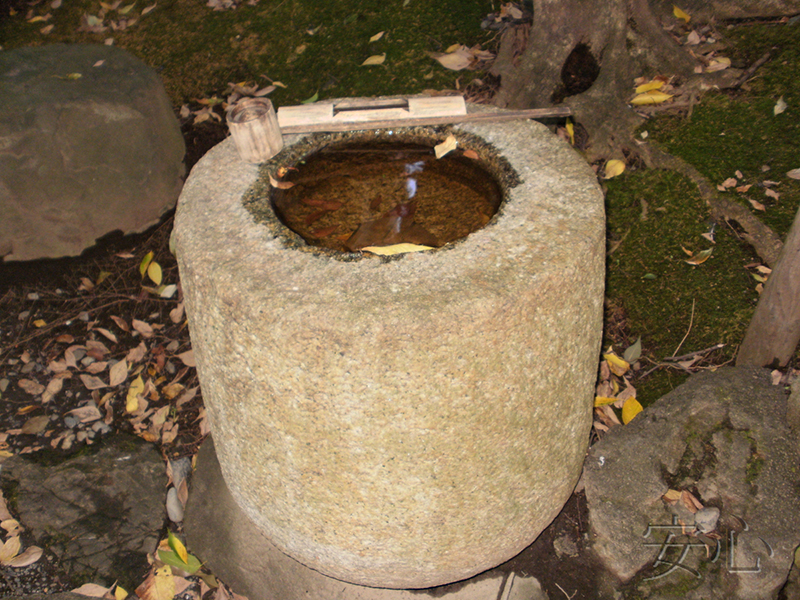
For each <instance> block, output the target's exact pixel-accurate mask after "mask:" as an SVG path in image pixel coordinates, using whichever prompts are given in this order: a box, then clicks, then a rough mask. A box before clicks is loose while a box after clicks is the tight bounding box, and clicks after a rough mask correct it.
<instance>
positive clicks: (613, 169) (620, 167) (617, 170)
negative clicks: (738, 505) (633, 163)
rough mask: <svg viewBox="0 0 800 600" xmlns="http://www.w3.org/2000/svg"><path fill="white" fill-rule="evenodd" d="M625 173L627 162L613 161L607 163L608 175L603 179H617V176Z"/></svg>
mask: <svg viewBox="0 0 800 600" xmlns="http://www.w3.org/2000/svg"><path fill="white" fill-rule="evenodd" d="M624 171H625V162H624V161H621V160H618V159H616V158H615V159H612V160H609V161H608V162H607V163H606V174H605V177H603V179H611V178H612V177H616V176H617V175H621V174H622V173H623V172H624Z"/></svg>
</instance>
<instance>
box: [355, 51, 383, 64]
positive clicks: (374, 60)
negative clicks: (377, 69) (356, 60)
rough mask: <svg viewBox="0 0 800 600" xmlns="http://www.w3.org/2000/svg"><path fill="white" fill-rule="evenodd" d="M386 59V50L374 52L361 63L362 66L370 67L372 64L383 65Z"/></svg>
mask: <svg viewBox="0 0 800 600" xmlns="http://www.w3.org/2000/svg"><path fill="white" fill-rule="evenodd" d="M385 60H386V52H384V53H383V54H374V55H373V56H370V57H369V58H368V59H367V60H365V61H364V62H363V63H361V66H362V67H369V66H371V65H382V64H383V62H384V61H385Z"/></svg>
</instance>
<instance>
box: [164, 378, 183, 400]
mask: <svg viewBox="0 0 800 600" xmlns="http://www.w3.org/2000/svg"><path fill="white" fill-rule="evenodd" d="M183 388H184V386H183V384H182V383H178V382H174V383H170V384H169V385H165V386H164V387H163V388H161V393H162V394H163V395H164V397H165V398H166V399H167V400H172V399H173V398H174V397H175V396H177V395H178V394H180V393H181V392H182V391H183Z"/></svg>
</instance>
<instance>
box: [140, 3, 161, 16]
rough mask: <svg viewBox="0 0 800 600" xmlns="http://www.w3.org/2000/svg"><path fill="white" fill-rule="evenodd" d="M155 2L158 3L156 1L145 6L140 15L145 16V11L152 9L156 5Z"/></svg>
mask: <svg viewBox="0 0 800 600" xmlns="http://www.w3.org/2000/svg"><path fill="white" fill-rule="evenodd" d="M157 4H158V3H157V2H156V3H155V4H151V5H150V6H145V7H144V8H143V9H142V16H145V15H146V14H147V13H149V12H150V11H151V10H153V9H154V8H155V7H156V5H157Z"/></svg>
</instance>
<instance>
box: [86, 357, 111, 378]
mask: <svg viewBox="0 0 800 600" xmlns="http://www.w3.org/2000/svg"><path fill="white" fill-rule="evenodd" d="M107 366H108V363H107V362H106V361H104V360H101V361H97V362H93V363H92V364H90V365H89V366H88V367H86V372H87V373H90V374H91V375H97V374H98V373H102V372H103V371H105V370H106V367H107Z"/></svg>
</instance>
